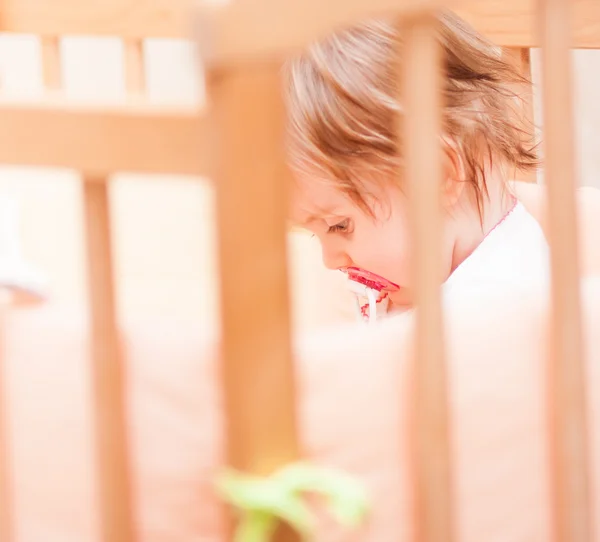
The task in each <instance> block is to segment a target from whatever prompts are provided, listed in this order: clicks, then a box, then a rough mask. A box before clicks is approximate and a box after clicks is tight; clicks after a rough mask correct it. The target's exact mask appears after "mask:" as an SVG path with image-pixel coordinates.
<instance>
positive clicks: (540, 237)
mask: <svg viewBox="0 0 600 542" xmlns="http://www.w3.org/2000/svg"><path fill="white" fill-rule="evenodd" d="M549 257H550V254H549V247H548V242H547V241H546V238H545V236H544V233H543V231H542V229H541V227H540V225H539V224H538V223H537V221H536V220H535V219H534V218H533V217H532V216H531V215H530V214H529V212H527V210H526V209H525V207H524V206H523V205H522V204H521V203H517V204H516V205H515V207H514V209H513V210H512V211H511V212H510V213H509V214H508V215H507V216H506V217H505V218H504V220H503V221H502V222H500V223H499V224H498V225H497V226H496V227H495V228H494V229H493V230H492V231H491V232H490V233H489V234H488V235H487V236H486V237H485V239H484V240H483V241H482V242H481V243H480V244H479V246H478V247H477V248H476V249H475V250H474V251H473V253H472V254H471V255H470V256H469V257H468V258H467V259H465V260H464V261H463V262H462V263H461V264H460V265H459V266H458V267H457V268H456V269H455V270H454V272H453V273H452V275H450V277H449V278H448V280H447V281H446V282H445V284H444V287H443V288H444V289H443V294H444V297H448V296H453V295H455V294H459V293H460V291H462V290H463V289H464V288H472V287H477V288H481V287H485V288H496V287H497V288H507V287H508V288H526V287H527V285H534V286H536V287H539V286H542V287H545V286H547V285H548V284H549V281H550V260H549Z"/></svg>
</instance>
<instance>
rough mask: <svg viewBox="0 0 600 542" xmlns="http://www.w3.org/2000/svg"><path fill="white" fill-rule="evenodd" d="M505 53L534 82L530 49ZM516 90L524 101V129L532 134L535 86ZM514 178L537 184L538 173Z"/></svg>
mask: <svg viewBox="0 0 600 542" xmlns="http://www.w3.org/2000/svg"><path fill="white" fill-rule="evenodd" d="M503 52H504V55H505V56H506V57H507V59H508V60H509V61H510V62H512V63H513V64H514V66H515V67H516V68H517V70H518V71H519V72H520V73H521V74H522V75H523V77H525V78H526V79H527V80H528V81H532V80H533V77H532V73H531V50H530V49H529V48H524V47H505V48H504V50H503ZM516 90H517V91H518V92H519V95H520V98H521V100H522V104H521V108H520V109H521V111H519V113H520V115H521V119H522V121H523V124H524V128H525V129H526V130H527V131H528V132H531V131H532V130H533V129H534V126H535V120H534V116H533V84H529V85H526V86H525V88H521V87H520V86H519V88H518V89H516ZM514 178H515V179H518V180H520V181H527V182H530V183H536V182H537V171H536V170H532V171H527V172H515V175H514Z"/></svg>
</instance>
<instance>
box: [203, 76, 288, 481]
mask: <svg viewBox="0 0 600 542" xmlns="http://www.w3.org/2000/svg"><path fill="white" fill-rule="evenodd" d="M278 68H279V67H278V66H277V65H273V66H266V65H262V66H258V65H253V66H246V67H240V68H238V69H236V70H233V69H232V70H231V71H229V70H223V71H219V72H218V73H212V74H210V77H209V84H208V91H209V97H210V101H211V104H212V108H213V111H214V117H213V121H214V124H213V125H212V130H214V137H215V142H216V145H215V148H214V152H215V160H216V162H215V166H216V169H215V171H214V176H213V177H214V180H215V190H216V202H217V232H218V247H219V248H218V259H219V267H220V292H221V311H222V312H221V322H222V364H221V368H222V369H221V370H222V382H223V388H224V393H225V406H226V415H227V441H228V455H229V461H230V463H231V464H232V465H233V466H234V467H236V468H239V469H243V470H245V471H249V472H253V473H258V474H267V473H270V472H271V471H272V470H273V469H275V468H277V467H278V466H281V465H282V464H283V463H286V462H288V461H292V460H295V459H296V458H297V454H298V444H297V440H296V438H297V437H296V423H295V389H294V369H293V364H292V355H291V346H290V315H289V300H288V275H287V256H286V235H285V229H286V217H287V212H288V207H287V186H286V185H287V183H286V181H285V179H286V175H285V169H284V155H283V137H282V135H283V118H284V111H283V103H282V96H281V86H280V85H281V82H280V79H279V70H278Z"/></svg>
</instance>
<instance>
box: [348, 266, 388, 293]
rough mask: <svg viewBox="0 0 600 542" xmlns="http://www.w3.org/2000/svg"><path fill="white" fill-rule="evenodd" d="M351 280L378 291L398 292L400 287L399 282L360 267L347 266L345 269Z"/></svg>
mask: <svg viewBox="0 0 600 542" xmlns="http://www.w3.org/2000/svg"><path fill="white" fill-rule="evenodd" d="M343 271H344V272H345V273H346V274H347V275H348V278H349V279H350V280H353V281H354V282H358V283H359V284H363V285H364V286H366V287H367V288H371V289H373V290H377V291H378V292H389V293H392V292H396V291H398V290H399V289H400V286H398V285H397V284H395V283H393V282H391V281H389V280H387V279H384V278H383V277H380V276H379V275H376V274H375V273H371V272H370V271H365V270H364V269H360V268H358V267H346V268H345V269H344V270H343Z"/></svg>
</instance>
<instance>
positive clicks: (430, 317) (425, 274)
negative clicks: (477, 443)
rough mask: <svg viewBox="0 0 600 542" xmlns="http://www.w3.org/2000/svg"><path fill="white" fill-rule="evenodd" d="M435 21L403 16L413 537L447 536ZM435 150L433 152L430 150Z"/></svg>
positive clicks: (440, 541)
mask: <svg viewBox="0 0 600 542" xmlns="http://www.w3.org/2000/svg"><path fill="white" fill-rule="evenodd" d="M435 25H436V21H435V18H434V17H433V16H431V15H422V16H419V17H417V18H414V19H411V20H408V21H407V22H406V23H405V27H404V34H405V36H406V45H405V50H404V54H403V60H404V65H403V73H402V80H403V82H404V88H403V99H404V104H405V107H406V115H405V119H404V123H405V124H404V126H403V127H401V128H400V129H401V130H403V134H404V137H403V139H402V142H403V143H402V144H403V146H404V148H405V151H406V182H408V185H409V186H410V195H411V209H412V227H413V237H412V239H413V243H414V244H413V246H414V247H415V250H414V252H413V267H412V271H413V274H412V276H413V277H414V279H413V282H414V292H415V301H416V304H417V307H418V308H417V328H416V345H415V347H416V350H415V353H416V355H415V360H414V367H413V371H412V374H413V378H414V383H413V386H414V391H413V393H414V403H413V412H412V423H411V428H412V435H411V436H410V437H411V439H413V440H414V447H413V458H412V461H413V465H414V475H413V480H414V484H415V507H416V509H415V513H416V517H415V527H416V529H417V533H416V534H417V536H416V538H415V540H418V541H419V542H429V541H432V540H435V541H436V542H449V541H451V540H453V534H454V533H453V518H452V504H451V503H452V499H451V472H450V470H451V466H450V444H449V439H450V436H449V435H450V433H449V427H448V421H449V413H448V399H447V390H446V369H445V360H444V345H443V341H442V313H441V305H440V288H439V286H440V277H441V221H440V212H441V209H440V197H439V194H440V183H441V178H442V176H441V173H442V170H441V158H442V154H441V149H440V138H439V134H440V128H441V107H440V105H441V102H440V100H441V97H440V89H441V78H440V72H441V69H440V68H441V62H440V53H439V50H438V49H439V46H438V43H437V39H436V27H435ZM435 149H437V152H436V151H435Z"/></svg>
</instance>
